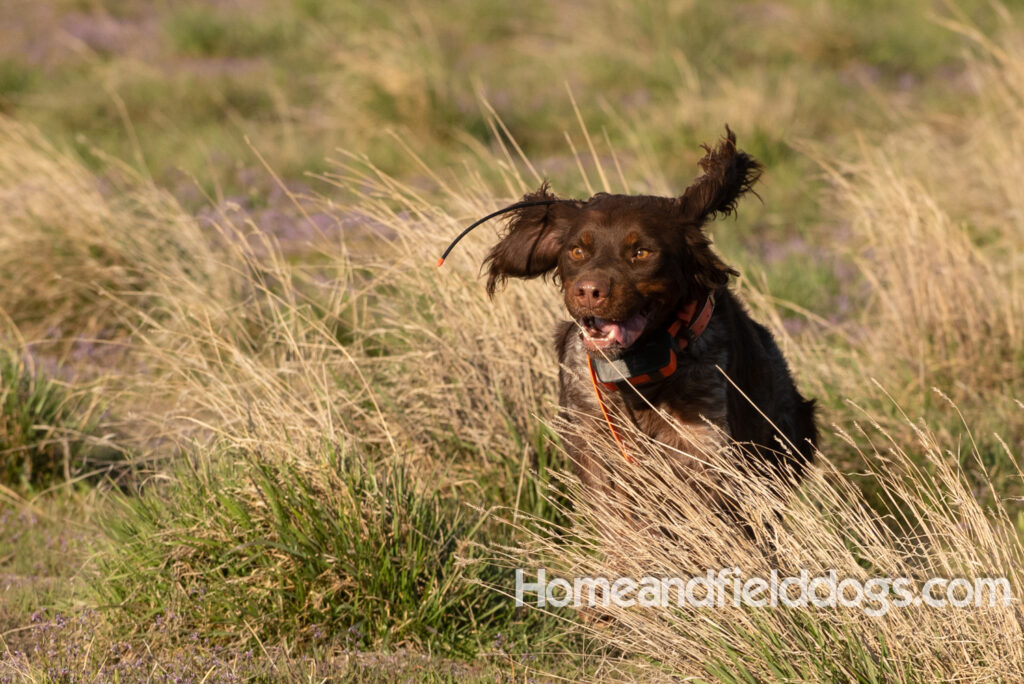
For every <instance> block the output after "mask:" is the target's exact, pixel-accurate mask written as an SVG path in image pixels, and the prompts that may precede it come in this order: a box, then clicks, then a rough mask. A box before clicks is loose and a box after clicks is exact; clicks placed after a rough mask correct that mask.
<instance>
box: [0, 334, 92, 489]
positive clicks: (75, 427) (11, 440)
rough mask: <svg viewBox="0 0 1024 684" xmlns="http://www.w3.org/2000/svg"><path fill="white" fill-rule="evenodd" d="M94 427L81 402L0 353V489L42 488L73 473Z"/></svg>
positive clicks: (19, 360) (6, 353)
mask: <svg viewBox="0 0 1024 684" xmlns="http://www.w3.org/2000/svg"><path fill="white" fill-rule="evenodd" d="M96 425H97V415H96V411H95V407H94V406H93V405H91V404H89V403H88V401H87V399H86V398H85V397H83V396H81V395H80V394H76V393H75V392H74V391H73V390H72V389H71V388H70V387H68V386H67V385H66V384H63V383H60V382H57V381H56V380H53V379H51V378H48V377H47V376H46V375H44V374H43V373H41V372H40V371H39V370H38V369H36V368H35V367H33V366H32V365H31V363H29V362H26V360H25V358H24V357H23V356H22V355H20V354H17V353H15V352H13V351H11V350H7V349H0V484H8V485H10V484H15V485H19V486H28V485H35V486H46V485H49V484H51V483H52V482H54V481H55V480H59V479H61V478H70V477H71V476H72V475H74V474H77V473H79V472H80V471H81V470H82V468H83V466H84V465H85V462H86V460H87V451H86V450H85V444H84V441H85V439H86V437H87V436H89V435H90V434H91V433H92V432H94V430H95V429H96Z"/></svg>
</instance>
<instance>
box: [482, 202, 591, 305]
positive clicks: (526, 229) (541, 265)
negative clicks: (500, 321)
mask: <svg viewBox="0 0 1024 684" xmlns="http://www.w3.org/2000/svg"><path fill="white" fill-rule="evenodd" d="M544 200H552V201H553V203H552V204H547V205H539V206H532V207H522V208H520V209H516V210H515V211H513V212H511V213H510V215H511V218H509V220H508V224H507V225H508V229H507V230H506V232H505V236H504V237H503V238H502V239H501V241H500V242H499V243H498V244H496V245H495V246H494V247H492V248H491V251H490V253H489V254H488V255H487V258H486V259H484V267H485V268H486V269H487V294H488V295H491V296H493V295H494V291H495V290H496V289H497V287H498V285H500V284H501V283H503V282H504V281H505V280H506V279H508V278H536V277H537V276H540V275H544V274H545V273H548V272H549V271H551V270H552V269H554V268H555V266H557V265H558V255H559V252H561V250H562V243H563V242H564V240H565V235H566V232H567V230H568V228H569V225H570V222H571V220H572V216H573V215H574V214H575V213H576V212H577V211H578V210H579V203H578V202H573V201H570V200H559V199H558V198H557V197H555V195H553V194H551V192H550V190H549V189H548V184H547V182H545V183H544V184H543V185H541V186H540V188H539V189H538V190H537V191H536V192H531V193H529V194H528V195H525V196H524V197H523V199H522V202H524V203H525V202H541V201H544Z"/></svg>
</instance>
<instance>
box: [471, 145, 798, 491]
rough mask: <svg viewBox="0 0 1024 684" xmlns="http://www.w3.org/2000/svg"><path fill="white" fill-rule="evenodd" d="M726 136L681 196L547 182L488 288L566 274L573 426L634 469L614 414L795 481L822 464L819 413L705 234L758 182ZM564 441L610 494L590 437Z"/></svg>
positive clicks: (565, 348) (565, 395)
mask: <svg viewBox="0 0 1024 684" xmlns="http://www.w3.org/2000/svg"><path fill="white" fill-rule="evenodd" d="M726 133H727V135H726V137H725V138H724V139H722V140H721V141H720V143H719V144H718V145H717V147H715V148H714V149H711V148H709V147H707V146H705V150H706V151H707V154H706V155H705V156H704V158H703V159H702V160H701V162H700V166H701V168H702V170H703V171H704V173H703V175H702V176H700V177H699V178H697V180H696V181H695V182H694V183H693V184H692V185H691V186H690V187H689V188H687V189H686V191H685V192H684V193H683V194H682V196H680V197H651V196H631V195H609V194H606V193H599V194H597V195H595V196H593V197H591V198H590V199H589V200H586V201H581V200H560V199H559V198H557V197H555V196H554V195H553V194H551V193H550V192H549V190H548V187H547V184H545V185H543V186H542V187H541V188H540V189H539V190H537V191H536V192H534V193H531V194H528V195H526V196H525V197H524V198H523V201H522V202H521V203H520V205H523V206H519V208H516V209H515V210H514V212H515V213H513V214H512V218H511V219H510V220H509V223H508V231H507V233H506V234H505V236H504V238H503V239H502V240H501V241H500V242H499V243H498V244H497V245H495V246H494V248H493V249H492V250H491V251H490V253H489V254H488V256H487V259H486V261H485V266H486V268H487V271H488V276H489V277H488V281H487V291H488V293H490V294H493V293H494V291H495V288H496V287H497V286H498V285H499V284H501V283H502V282H504V281H505V280H506V279H507V278H510V277H512V278H534V277H537V276H541V275H545V274H548V273H550V272H552V271H555V272H556V274H557V282H559V283H560V284H561V288H562V290H563V292H564V296H565V306H566V309H568V312H569V315H570V316H571V317H572V319H573V320H572V321H566V322H565V323H562V324H560V325H559V327H558V330H557V333H556V339H555V346H556V348H557V352H558V358H559V361H560V363H561V372H560V404H561V406H562V408H563V415H565V416H569V415H571V416H572V422H575V423H576V424H577V425H579V424H580V423H581V419H580V417H579V416H580V415H585V416H590V417H592V418H583V419H582V423H588V422H589V425H588V426H587V427H588V428H589V429H591V430H604V431H606V432H607V431H611V432H613V433H614V436H615V437H616V440H617V441H620V446H622V451H623V454H624V455H626V457H627V459H628V458H629V452H628V447H627V446H626V445H625V444H624V443H623V442H622V441H621V438H620V435H619V434H618V432H619V431H618V430H616V428H615V427H614V422H613V420H612V419H611V418H610V417H608V418H604V417H602V411H604V410H608V411H609V412H610V414H611V415H618V416H623V417H625V418H620V420H628V421H631V422H632V424H633V427H635V428H637V429H639V430H640V431H642V432H643V433H646V434H647V435H649V436H650V437H652V438H654V439H657V440H658V441H660V442H663V443H665V444H668V445H670V446H672V447H675V448H676V449H679V450H680V451H682V452H685V453H693V452H694V451H695V450H697V449H696V448H697V447H701V448H703V449H707V448H708V446H709V445H712V446H716V445H720V444H721V442H722V434H723V433H724V434H727V435H728V436H729V438H731V440H732V441H734V443H738V444H739V445H740V447H741V448H740V449H735V450H734V451H736V452H738V453H742V454H744V457H743V459H742V460H743V461H744V466H743V467H744V469H745V472H756V473H760V474H763V475H766V476H769V477H771V478H773V479H775V480H777V481H780V482H781V481H785V482H787V483H789V484H793V483H795V482H797V481H798V480H799V478H800V477H801V475H802V473H803V471H804V469H805V468H806V466H807V464H808V463H810V461H811V459H812V456H813V452H814V445H815V442H816V436H817V435H816V428H815V424H814V402H813V401H808V400H805V399H804V398H803V397H802V396H801V395H800V393H799V392H798V391H797V389H796V387H795V385H794V383H793V379H792V377H791V375H790V372H789V368H788V367H787V365H786V361H785V359H784V358H783V356H782V354H781V352H780V351H779V348H778V346H777V345H776V344H775V341H774V339H773V338H772V336H771V334H770V333H769V332H768V330H767V329H766V328H765V327H764V326H763V325H760V324H759V323H757V322H755V321H754V320H753V319H751V317H750V316H749V314H748V313H747V311H746V310H745V309H744V307H743V305H742V304H741V303H740V302H739V301H738V300H737V298H736V297H735V296H734V295H733V294H732V293H731V292H730V291H729V289H728V287H727V284H728V281H729V277H730V276H734V275H738V273H737V272H736V271H735V270H733V269H732V268H730V267H729V266H727V265H726V264H725V263H724V262H723V261H722V259H721V258H720V257H719V256H718V255H717V254H715V252H714V251H713V250H712V249H711V242H710V240H709V239H708V237H707V235H706V234H705V232H704V230H703V226H704V224H705V223H706V222H708V221H710V220H711V219H713V218H714V217H715V216H717V215H728V214H730V213H732V212H733V211H734V210H735V208H736V202H737V200H738V199H739V197H740V196H741V195H743V194H744V193H746V192H747V191H749V190H750V189H751V186H752V185H753V184H754V183H755V182H756V181H757V179H758V178H759V177H760V175H761V165H760V164H758V163H757V162H756V161H755V160H754V159H753V158H752V157H751V156H750V155H748V154H746V153H745V152H742V151H738V150H737V149H736V138H735V136H734V135H733V133H732V131H731V130H729V129H728V127H726ZM719 369H721V370H719ZM722 371H724V373H725V375H723V372H722ZM726 375H727V376H728V378H727V377H726ZM664 413H667V415H668V416H670V417H671V419H672V420H674V421H675V423H676V424H675V425H673V424H671V423H670V422H669V421H668V420H666V419H665V417H663V414H664ZM680 424H681V425H682V426H684V427H685V428H686V429H683V430H680V429H679V426H680ZM709 424H710V425H709ZM712 426H715V427H717V428H718V429H715V427H712ZM620 427H621V425H620ZM694 441H700V442H702V443H701V444H699V445H695V444H694V443H693V442H694ZM567 442H568V447H569V450H570V455H571V456H572V457H573V460H574V461H575V462H576V465H577V471H578V474H579V476H580V477H581V479H582V480H583V482H584V483H585V484H586V485H587V486H590V487H597V488H602V489H606V488H608V487H611V486H612V485H611V482H610V481H609V471H608V470H607V468H605V467H604V466H603V465H602V464H603V463H604V461H603V460H602V459H601V458H599V457H598V455H597V454H596V453H594V452H593V451H592V450H591V449H590V447H589V446H588V439H587V438H586V437H585V431H581V430H573V431H572V432H571V434H568V435H567ZM704 453H706V451H705V452H704ZM686 467H689V466H684V467H683V469H684V470H685V468H686Z"/></svg>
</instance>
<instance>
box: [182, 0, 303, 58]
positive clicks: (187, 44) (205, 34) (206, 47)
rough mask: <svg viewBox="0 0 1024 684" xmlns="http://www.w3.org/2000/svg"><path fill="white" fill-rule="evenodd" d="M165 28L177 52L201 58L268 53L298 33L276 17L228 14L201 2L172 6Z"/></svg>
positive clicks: (256, 13) (285, 44)
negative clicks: (176, 7)
mask: <svg viewBox="0 0 1024 684" xmlns="http://www.w3.org/2000/svg"><path fill="white" fill-rule="evenodd" d="M165 31H166V33H167V36H168V37H169V38H170V40H171V43H172V44H173V46H174V48H175V49H176V50H177V51H178V52H180V53H182V54H186V55H194V56H202V57H252V56H258V55H265V54H268V53H270V54H272V53H274V52H276V51H277V50H280V49H282V48H284V47H286V46H287V45H288V44H289V43H291V42H293V41H294V40H295V38H297V37H300V36H301V34H299V33H297V32H296V30H295V27H294V26H293V25H292V24H291V23H289V22H287V21H284V20H283V18H282V17H280V16H266V14H265V13H262V12H254V13H246V14H244V15H240V14H229V13H226V12H223V11H218V10H217V9H216V8H213V7H210V6H208V5H205V4H192V5H185V6H183V7H180V8H178V9H175V10H174V11H173V12H172V13H171V15H170V16H169V17H168V18H167V19H166V24H165Z"/></svg>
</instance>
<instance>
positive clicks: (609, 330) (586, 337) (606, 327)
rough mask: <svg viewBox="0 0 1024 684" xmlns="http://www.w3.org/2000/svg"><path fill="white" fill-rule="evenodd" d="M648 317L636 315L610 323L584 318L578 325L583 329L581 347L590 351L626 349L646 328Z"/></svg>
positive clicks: (603, 320) (601, 319)
mask: <svg viewBox="0 0 1024 684" xmlns="http://www.w3.org/2000/svg"><path fill="white" fill-rule="evenodd" d="M647 321H648V315H647V313H644V312H641V313H636V314H633V315H632V316H630V317H629V318H627V319H626V320H624V321H611V320H608V319H607V318H599V317H597V316H586V317H584V318H581V319H580V321H579V323H580V326H581V327H582V328H583V346H584V347H586V348H587V349H589V350H591V351H597V350H606V349H614V348H616V347H618V348H619V349H628V348H629V347H630V346H632V344H633V343H634V342H636V341H637V338H639V337H640V335H642V334H643V332H644V329H645V328H646V327H647Z"/></svg>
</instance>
